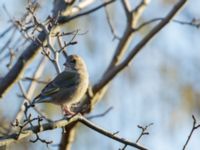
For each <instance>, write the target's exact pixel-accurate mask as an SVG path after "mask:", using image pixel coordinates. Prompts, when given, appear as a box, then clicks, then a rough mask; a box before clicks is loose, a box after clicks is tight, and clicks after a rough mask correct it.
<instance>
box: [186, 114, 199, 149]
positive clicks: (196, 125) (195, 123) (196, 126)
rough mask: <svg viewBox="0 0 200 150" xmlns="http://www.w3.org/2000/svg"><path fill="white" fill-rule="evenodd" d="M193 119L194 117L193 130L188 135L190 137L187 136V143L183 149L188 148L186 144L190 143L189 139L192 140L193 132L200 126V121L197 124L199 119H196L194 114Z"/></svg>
mask: <svg viewBox="0 0 200 150" xmlns="http://www.w3.org/2000/svg"><path fill="white" fill-rule="evenodd" d="M192 119H193V125H192V130H191V131H190V134H189V136H188V138H187V140H186V142H185V144H184V146H183V150H185V149H186V146H187V145H188V143H189V141H190V140H191V137H192V134H193V132H194V131H195V130H196V129H198V128H200V123H199V124H197V121H196V118H195V116H194V115H192Z"/></svg>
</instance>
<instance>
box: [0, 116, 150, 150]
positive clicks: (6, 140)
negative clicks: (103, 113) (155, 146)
mask: <svg viewBox="0 0 200 150" xmlns="http://www.w3.org/2000/svg"><path fill="white" fill-rule="evenodd" d="M75 122H81V123H82V124H84V125H86V126H87V127H89V128H90V129H92V130H94V131H96V132H98V133H100V134H102V135H104V136H106V137H108V138H111V139H113V140H115V141H118V142H120V143H123V144H126V145H129V146H131V147H134V148H137V149H140V150H147V148H145V147H143V146H140V145H139V144H136V143H133V142H131V141H129V140H126V139H124V138H121V137H119V136H117V135H116V134H113V133H110V132H108V131H106V130H105V129H103V128H100V127H98V126H97V125H95V124H94V123H92V122H90V121H89V120H87V119H86V118H85V117H83V116H82V115H80V114H77V115H76V116H74V117H72V118H71V119H70V120H65V119H61V120H58V121H54V122H50V123H45V124H43V125H35V126H31V127H29V128H26V129H24V130H23V131H22V132H21V133H20V135H19V134H18V133H13V134H10V135H8V136H7V137H0V147H1V146H4V145H7V144H10V143H12V142H15V141H16V140H21V139H23V138H25V137H28V136H31V135H33V134H34V133H35V134H36V133H37V134H38V133H40V132H43V131H48V130H52V129H56V128H62V127H68V126H70V125H71V124H74V123H75Z"/></svg>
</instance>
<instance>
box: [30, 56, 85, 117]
mask: <svg viewBox="0 0 200 150" xmlns="http://www.w3.org/2000/svg"><path fill="white" fill-rule="evenodd" d="M63 65H64V66H65V69H64V71H63V72H61V73H60V74H58V75H57V76H56V77H55V78H54V79H53V80H52V81H51V82H50V83H48V84H47V85H46V86H45V87H44V88H43V89H42V90H41V93H40V94H39V95H38V96H36V97H35V98H34V99H33V101H32V105H33V106H34V105H35V104H37V103H52V104H56V105H60V106H61V108H62V110H63V113H64V115H74V114H75V113H74V112H72V111H71V110H70V108H71V106H72V105H73V104H76V103H79V102H80V101H81V99H82V98H83V96H84V94H85V93H86V91H87V88H88V85H89V75H88V71H87V67H86V64H85V62H84V60H83V59H82V58H81V57H80V56H78V55H69V56H68V57H67V60H66V62H65V63H64V64H63Z"/></svg>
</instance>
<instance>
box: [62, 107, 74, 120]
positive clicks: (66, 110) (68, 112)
mask: <svg viewBox="0 0 200 150" xmlns="http://www.w3.org/2000/svg"><path fill="white" fill-rule="evenodd" d="M61 108H62V112H63V115H64V116H65V117H66V118H67V119H70V118H72V117H73V116H75V115H76V113H75V112H72V111H71V110H70V108H69V107H68V106H61Z"/></svg>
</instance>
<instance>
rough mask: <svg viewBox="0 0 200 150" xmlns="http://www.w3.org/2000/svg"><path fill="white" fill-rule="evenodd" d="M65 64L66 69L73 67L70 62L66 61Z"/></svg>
mask: <svg viewBox="0 0 200 150" xmlns="http://www.w3.org/2000/svg"><path fill="white" fill-rule="evenodd" d="M63 65H64V66H65V68H66V69H70V68H71V67H70V64H69V63H68V62H65V63H64V64H63Z"/></svg>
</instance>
